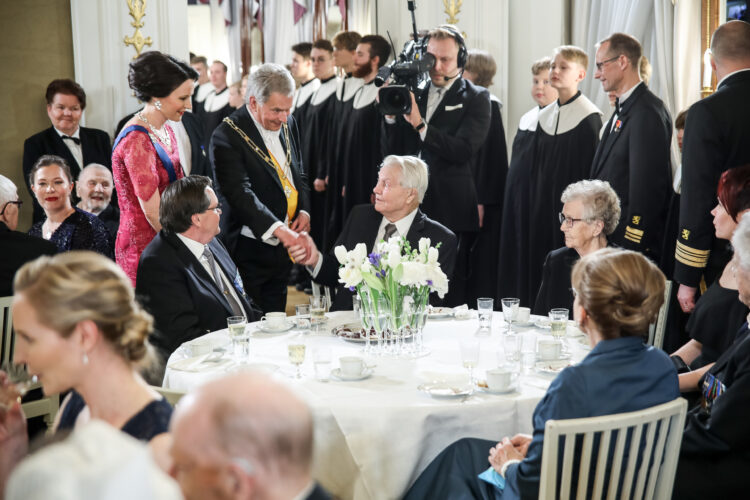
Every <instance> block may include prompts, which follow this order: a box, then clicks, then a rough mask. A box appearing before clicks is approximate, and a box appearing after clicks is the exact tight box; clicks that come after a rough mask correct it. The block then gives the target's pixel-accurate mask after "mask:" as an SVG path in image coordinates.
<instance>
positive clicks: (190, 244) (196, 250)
mask: <svg viewBox="0 0 750 500" xmlns="http://www.w3.org/2000/svg"><path fill="white" fill-rule="evenodd" d="M177 237H178V238H179V239H180V241H181V242H183V243H184V244H185V246H186V247H187V249H188V250H190V253H192V254H193V255H195V258H196V259H198V262H200V263H201V265H202V266H203V269H205V270H206V272H207V273H208V275H209V276H211V281H215V280H214V272H213V270H212V269H211V266H210V265H209V264H208V260H207V259H206V258H205V257H204V256H203V250H204V249H205V248H206V246H207V245H204V244H203V243H200V242H198V241H195V240H192V239H190V238H188V237H187V236H183V235H182V234H179V233H178V234H177ZM209 250H210V249H209ZM214 260H216V255H214ZM216 267H218V268H219V274H221V279H222V280H223V281H224V286H225V287H226V289H227V290H229V293H231V294H232V297H234V300H235V301H236V302H237V303H238V304H239V305H240V307H242V302H241V301H240V298H239V297H238V296H237V290H235V288H234V283H232V282H231V281H229V280H228V279H227V276H226V275H225V274H224V270H223V269H222V268H221V266H220V265H219V263H218V262H216Z"/></svg>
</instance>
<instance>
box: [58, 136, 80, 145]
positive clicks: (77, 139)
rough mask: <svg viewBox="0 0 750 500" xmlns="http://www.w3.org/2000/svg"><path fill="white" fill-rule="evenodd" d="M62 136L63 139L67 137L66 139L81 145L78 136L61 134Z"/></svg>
mask: <svg viewBox="0 0 750 500" xmlns="http://www.w3.org/2000/svg"><path fill="white" fill-rule="evenodd" d="M62 138H63V140H65V139H67V140H70V141H73V142H75V143H76V144H77V145H79V146H80V145H81V139H79V138H78V137H71V136H69V135H64V136H62Z"/></svg>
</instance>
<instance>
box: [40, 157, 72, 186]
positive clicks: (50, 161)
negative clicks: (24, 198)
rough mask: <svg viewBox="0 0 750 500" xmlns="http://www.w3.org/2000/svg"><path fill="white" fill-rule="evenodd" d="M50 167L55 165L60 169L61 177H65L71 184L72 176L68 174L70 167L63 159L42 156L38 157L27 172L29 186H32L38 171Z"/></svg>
mask: <svg viewBox="0 0 750 500" xmlns="http://www.w3.org/2000/svg"><path fill="white" fill-rule="evenodd" d="M52 165H57V166H58V167H60V168H61V169H62V171H63V175H65V177H66V178H67V179H68V182H69V183H71V184H73V174H72V173H71V172H70V165H68V162H67V161H65V158H63V157H62V156H57V155H42V156H40V157H39V159H38V160H37V161H36V163H34V166H33V167H31V170H30V171H29V186H33V185H34V181H35V180H36V173H37V172H39V170H40V169H42V168H44V167H49V166H52Z"/></svg>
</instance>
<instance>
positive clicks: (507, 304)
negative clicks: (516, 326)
mask: <svg viewBox="0 0 750 500" xmlns="http://www.w3.org/2000/svg"><path fill="white" fill-rule="evenodd" d="M501 302H502V304H503V317H504V318H505V322H506V323H508V333H510V332H511V331H512V326H513V325H512V323H513V320H514V319H515V318H516V316H517V315H518V306H519V305H520V304H521V299H517V298H514V297H506V298H504V299H502V301H501Z"/></svg>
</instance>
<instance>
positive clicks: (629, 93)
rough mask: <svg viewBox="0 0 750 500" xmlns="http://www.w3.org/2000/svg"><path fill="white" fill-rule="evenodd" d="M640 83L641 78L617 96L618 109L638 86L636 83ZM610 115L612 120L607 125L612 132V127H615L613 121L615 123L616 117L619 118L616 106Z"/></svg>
mask: <svg viewBox="0 0 750 500" xmlns="http://www.w3.org/2000/svg"><path fill="white" fill-rule="evenodd" d="M642 83H643V80H641V81H640V82H638V83H636V84H635V85H633V86H632V87H630V89H629V90H627V91H626V92H623V93H622V95H621V96H620V97H618V98H617V99H618V100H619V103H620V109H622V104H623V103H624V102H625V101H626V100H627V98H628V97H630V96H631V95H632V94H633V91H635V89H637V88H638V85H640V84H642ZM612 115H613V116H614V117H615V118H614V119H613V120H612V125H611V126H610V127H609V131H610V132H612V129H613V128H615V123H617V119H618V118H619V116H618V115H617V108H615V112H614V113H612Z"/></svg>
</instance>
